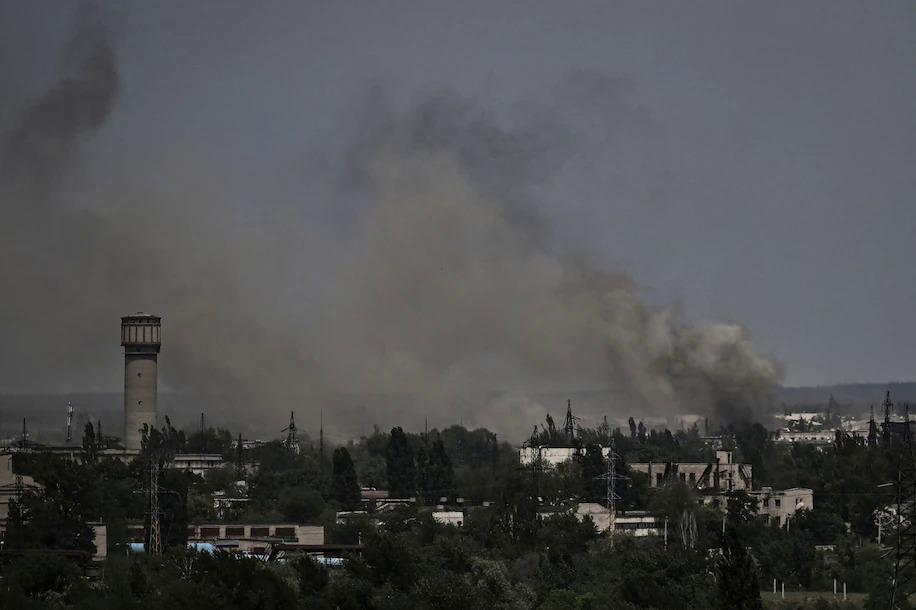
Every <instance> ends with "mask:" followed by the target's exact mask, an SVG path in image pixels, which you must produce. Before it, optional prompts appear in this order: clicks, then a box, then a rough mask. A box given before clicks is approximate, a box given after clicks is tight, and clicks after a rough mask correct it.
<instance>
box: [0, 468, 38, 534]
mask: <svg viewBox="0 0 916 610" xmlns="http://www.w3.org/2000/svg"><path fill="white" fill-rule="evenodd" d="M21 484H22V487H21V488H20V487H19V484H18V483H17V481H16V473H14V472H13V455H12V454H11V453H3V454H0V519H2V520H6V518H7V517H8V516H9V514H10V500H12V499H14V498H16V496H17V494H19V493H20V492H26V491H34V490H37V489H39V488H40V486H39V485H38V484H37V483H36V482H35V479H33V478H32V477H27V476H25V475H23V476H22V481H21Z"/></svg>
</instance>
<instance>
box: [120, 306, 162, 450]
mask: <svg viewBox="0 0 916 610" xmlns="http://www.w3.org/2000/svg"><path fill="white" fill-rule="evenodd" d="M161 320H162V318H160V317H158V316H153V315H150V314H145V313H138V314H136V315H133V316H124V317H123V318H121V345H122V346H123V347H124V447H125V448H127V450H128V451H139V450H140V438H141V435H140V431H141V429H142V428H143V424H148V425H149V427H150V428H155V427H156V401H157V389H156V373H157V370H156V369H157V359H158V357H159V347H160V345H161V344H160V335H159V333H160V321H161Z"/></svg>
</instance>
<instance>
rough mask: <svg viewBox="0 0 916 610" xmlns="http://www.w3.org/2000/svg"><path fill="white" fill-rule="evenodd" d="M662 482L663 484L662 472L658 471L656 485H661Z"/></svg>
mask: <svg viewBox="0 0 916 610" xmlns="http://www.w3.org/2000/svg"><path fill="white" fill-rule="evenodd" d="M661 484H662V473H660V472H656V473H655V486H656V487H660V486H661Z"/></svg>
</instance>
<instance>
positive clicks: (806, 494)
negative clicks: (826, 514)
mask: <svg viewBox="0 0 916 610" xmlns="http://www.w3.org/2000/svg"><path fill="white" fill-rule="evenodd" d="M748 495H750V496H751V497H753V498H756V500H757V514H758V515H759V516H762V517H763V518H764V520H765V521H766V522H767V524H771V523H772V524H775V525H780V526H784V525H786V524H787V523H788V522H789V519H792V518H793V517H795V513H797V512H798V511H800V510H812V509H814V491H813V490H811V489H808V488H806V487H791V488H789V489H782V490H774V489H773V488H772V487H764V488H762V489H761V490H760V491H751V492H749V493H748Z"/></svg>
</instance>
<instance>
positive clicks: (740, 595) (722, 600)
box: [716, 529, 763, 610]
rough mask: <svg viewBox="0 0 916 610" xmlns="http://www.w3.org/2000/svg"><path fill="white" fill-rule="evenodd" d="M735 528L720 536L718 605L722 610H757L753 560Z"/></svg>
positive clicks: (756, 583) (756, 588)
mask: <svg viewBox="0 0 916 610" xmlns="http://www.w3.org/2000/svg"><path fill="white" fill-rule="evenodd" d="M744 544H745V543H744V541H743V540H741V539H740V538H739V537H738V535H737V534H736V533H735V531H734V530H733V529H732V530H726V532H725V534H724V535H723V536H722V557H721V558H720V559H719V562H718V566H717V571H716V575H717V576H718V579H719V587H718V588H719V599H718V607H719V608H720V609H721V610H759V609H761V608H763V605H762V603H761V601H760V585H759V581H758V579H757V570H756V569H755V567H754V561H753V559H752V558H751V556H750V554H749V553H748V552H747V550H746V549H745V546H744Z"/></svg>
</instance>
